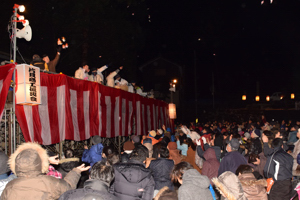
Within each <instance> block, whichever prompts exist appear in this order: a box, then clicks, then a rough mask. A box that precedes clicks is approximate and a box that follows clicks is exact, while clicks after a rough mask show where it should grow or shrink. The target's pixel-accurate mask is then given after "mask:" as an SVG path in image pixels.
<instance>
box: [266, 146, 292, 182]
mask: <svg viewBox="0 0 300 200" xmlns="http://www.w3.org/2000/svg"><path fill="white" fill-rule="evenodd" d="M292 169H293V157H292V156H291V155H289V154H288V153H286V152H285V151H284V150H283V149H282V148H281V147H278V148H275V149H274V153H273V154H271V155H269V156H268V157H267V163H266V165H265V168H264V174H265V177H266V178H273V180H274V181H283V180H286V179H292V177H293V175H292Z"/></svg>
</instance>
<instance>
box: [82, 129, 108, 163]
mask: <svg viewBox="0 0 300 200" xmlns="http://www.w3.org/2000/svg"><path fill="white" fill-rule="evenodd" d="M92 143H93V146H92V147H91V149H88V147H87V146H84V148H85V150H84V151H83V154H82V158H81V160H82V162H86V163H89V164H90V166H91V167H92V166H93V165H94V164H95V163H96V162H98V161H101V160H102V150H103V145H102V144H101V137H100V136H99V135H96V136H94V137H93V138H92Z"/></svg>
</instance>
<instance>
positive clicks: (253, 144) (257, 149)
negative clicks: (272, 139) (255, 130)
mask: <svg viewBox="0 0 300 200" xmlns="http://www.w3.org/2000/svg"><path fill="white" fill-rule="evenodd" d="M261 152H262V143H261V141H260V139H259V138H252V139H251V141H250V146H249V154H251V153H254V154H260V153H261Z"/></svg>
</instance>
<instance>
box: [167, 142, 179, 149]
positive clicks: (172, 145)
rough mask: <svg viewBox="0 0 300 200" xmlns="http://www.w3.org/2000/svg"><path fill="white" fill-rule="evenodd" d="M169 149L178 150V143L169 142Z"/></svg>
mask: <svg viewBox="0 0 300 200" xmlns="http://www.w3.org/2000/svg"><path fill="white" fill-rule="evenodd" d="M168 148H169V150H176V149H177V144H176V142H169V144H168Z"/></svg>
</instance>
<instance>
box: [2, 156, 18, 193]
mask: <svg viewBox="0 0 300 200" xmlns="http://www.w3.org/2000/svg"><path fill="white" fill-rule="evenodd" d="M7 161H8V157H7V155H6V154H5V153H4V152H3V151H0V196H1V194H2V191H3V190H4V188H5V186H6V184H7V183H8V182H10V181H11V180H13V179H15V178H17V177H16V176H15V175H14V174H11V175H10V169H9V167H8V164H7ZM0 199H1V198H0Z"/></svg>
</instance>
